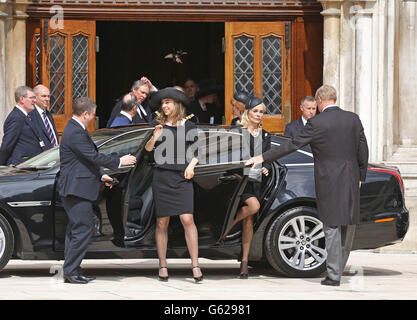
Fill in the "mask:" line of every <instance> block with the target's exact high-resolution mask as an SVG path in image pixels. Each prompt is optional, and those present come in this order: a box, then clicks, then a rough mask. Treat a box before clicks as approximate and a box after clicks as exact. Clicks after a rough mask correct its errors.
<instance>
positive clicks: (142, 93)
mask: <svg viewBox="0 0 417 320" xmlns="http://www.w3.org/2000/svg"><path fill="white" fill-rule="evenodd" d="M154 91H157V89H156V88H155V87H154V86H153V85H152V83H151V81H150V80H149V79H148V78H146V77H142V78H140V80H136V81H135V82H133V84H132V89H131V92H130V94H132V95H133V96H134V97H135V98H136V101H137V108H136V111H137V112H136V114H135V115H134V117H133V118H132V123H134V124H135V123H148V122H149V121H150V120H152V115H151V110H150V108H149V107H148V106H146V102H147V100H149V99H147V98H148V96H149V95H150V93H151V92H154ZM122 100H123V99H120V100H119V101H118V102H117V103H116V104H115V106H114V107H113V110H112V112H111V115H110V118H109V120H108V121H107V128H110V127H111V125H112V124H113V121H114V119H115V118H116V117H117V116H119V114H120V110H121V107H122V104H123V101H122Z"/></svg>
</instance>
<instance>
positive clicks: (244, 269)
mask: <svg viewBox="0 0 417 320" xmlns="http://www.w3.org/2000/svg"><path fill="white" fill-rule="evenodd" d="M239 278H240V279H248V278H249V270H248V262H247V261H241V262H240V274H239Z"/></svg>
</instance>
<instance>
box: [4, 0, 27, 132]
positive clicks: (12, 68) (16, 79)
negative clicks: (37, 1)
mask: <svg viewBox="0 0 417 320" xmlns="http://www.w3.org/2000/svg"><path fill="white" fill-rule="evenodd" d="M28 4H29V2H28V1H26V0H15V1H9V0H0V9H1V10H0V19H1V20H0V32H2V36H1V39H0V102H1V105H0V138H2V136H3V124H4V120H5V119H6V117H7V115H8V114H9V112H10V110H11V109H12V108H13V107H14V105H15V99H14V92H15V90H16V88H17V87H18V86H22V85H25V84H26V19H27V17H28V15H27V14H26V8H27V6H28Z"/></svg>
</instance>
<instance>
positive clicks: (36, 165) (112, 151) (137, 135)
mask: <svg viewBox="0 0 417 320" xmlns="http://www.w3.org/2000/svg"><path fill="white" fill-rule="evenodd" d="M149 130H151V129H148V128H146V129H140V130H136V131H133V132H132V131H130V132H127V133H124V134H121V135H118V136H116V137H114V138H112V139H110V140H108V141H106V142H105V143H103V144H102V145H100V146H99V152H100V153H104V154H106V155H112V156H115V157H121V156H123V155H125V154H129V153H130V154H135V153H136V152H137V151H138V149H139V146H140V144H141V143H142V142H143V139H144V138H145V136H146V134H147V132H148V131H149ZM103 137H104V136H103V135H100V136H99V135H92V136H91V138H92V139H93V141H95V142H96V141H102V140H103ZM59 163H60V160H59V146H57V147H54V148H52V149H49V150H47V151H44V152H42V153H40V154H38V155H37V156H35V157H33V158H31V159H29V160H27V161H25V162H22V163H21V164H19V165H17V166H16V167H17V168H19V169H34V170H46V169H50V168H52V167H54V166H57V165H59Z"/></svg>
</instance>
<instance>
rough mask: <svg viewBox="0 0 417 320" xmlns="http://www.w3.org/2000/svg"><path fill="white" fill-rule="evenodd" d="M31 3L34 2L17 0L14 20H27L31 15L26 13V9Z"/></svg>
mask: <svg viewBox="0 0 417 320" xmlns="http://www.w3.org/2000/svg"><path fill="white" fill-rule="evenodd" d="M31 3H32V1H27V0H16V1H15V3H14V10H13V12H14V14H13V18H15V19H18V20H20V19H27V18H28V17H29V15H28V14H27V13H26V9H27V7H28V6H29V5H30V4H31Z"/></svg>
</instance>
